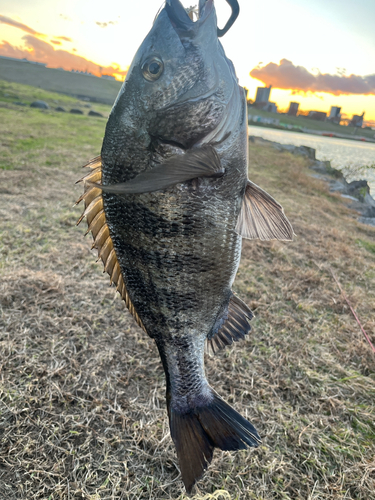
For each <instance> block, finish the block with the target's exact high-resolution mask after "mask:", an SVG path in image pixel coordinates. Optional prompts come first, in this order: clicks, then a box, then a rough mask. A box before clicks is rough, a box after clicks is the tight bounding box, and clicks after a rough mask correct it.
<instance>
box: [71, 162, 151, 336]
mask: <svg viewBox="0 0 375 500" xmlns="http://www.w3.org/2000/svg"><path fill="white" fill-rule="evenodd" d="M85 167H88V168H90V172H89V173H88V174H87V175H85V176H84V177H82V179H80V180H79V181H78V182H83V183H84V192H83V194H82V196H81V197H80V198H79V199H78V200H77V202H76V205H77V204H78V203H80V202H81V201H84V203H85V210H84V211H83V214H82V215H81V217H80V218H79V220H78V222H77V226H78V224H79V223H80V222H81V221H82V219H83V218H84V217H86V221H87V225H88V230H87V232H91V234H92V236H93V238H94V243H93V245H92V248H96V249H97V250H98V258H99V259H101V261H102V262H103V265H104V272H107V273H108V274H109V276H110V284H112V283H114V284H115V285H116V287H117V290H118V291H119V293H120V295H121V297H122V298H123V300H124V301H125V304H126V307H127V308H128V309H129V311H130V313H131V314H132V315H133V316H134V319H135V320H136V322H137V323H138V325H139V326H140V327H141V328H143V330H144V331H145V332H146V328H145V327H144V325H143V323H142V321H141V319H140V317H139V316H138V314H137V311H136V310H135V307H134V305H133V303H132V302H131V300H130V298H129V294H128V292H127V290H126V286H125V280H124V277H123V275H122V271H121V268H120V264H119V262H118V260H117V256H116V250H115V249H114V246H113V241H112V238H111V236H110V234H109V228H108V224H107V220H106V217H105V213H104V208H103V196H102V190H101V189H100V188H97V187H91V186H90V185H89V184H88V183H96V184H101V183H102V162H101V157H100V156H97V157H96V158H93V159H92V160H90V161H89V162H88V163H87V164H86V165H85ZM86 234H87V233H86Z"/></svg>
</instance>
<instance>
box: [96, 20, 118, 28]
mask: <svg viewBox="0 0 375 500" xmlns="http://www.w3.org/2000/svg"><path fill="white" fill-rule="evenodd" d="M95 24H97V25H98V26H100V27H101V28H106V27H107V26H109V25H110V24H117V21H108V22H107V23H101V22H100V21H96V22H95Z"/></svg>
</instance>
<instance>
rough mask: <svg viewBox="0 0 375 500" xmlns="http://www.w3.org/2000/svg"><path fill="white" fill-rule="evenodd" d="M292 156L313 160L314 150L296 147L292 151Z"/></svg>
mask: <svg viewBox="0 0 375 500" xmlns="http://www.w3.org/2000/svg"><path fill="white" fill-rule="evenodd" d="M292 153H293V154H294V155H299V156H306V157H307V158H309V159H310V160H315V149H314V148H310V147H308V146H298V147H295V148H294V151H292Z"/></svg>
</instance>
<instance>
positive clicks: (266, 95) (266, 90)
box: [255, 85, 272, 103]
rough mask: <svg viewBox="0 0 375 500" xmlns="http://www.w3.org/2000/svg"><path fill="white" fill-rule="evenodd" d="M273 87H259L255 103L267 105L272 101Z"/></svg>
mask: <svg viewBox="0 0 375 500" xmlns="http://www.w3.org/2000/svg"><path fill="white" fill-rule="evenodd" d="M271 89H272V85H270V86H269V87H258V88H257V93H256V96H255V103H266V102H268V101H269V100H270V93H271Z"/></svg>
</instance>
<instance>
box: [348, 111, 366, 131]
mask: <svg viewBox="0 0 375 500" xmlns="http://www.w3.org/2000/svg"><path fill="white" fill-rule="evenodd" d="M364 116H365V112H363V113H362V114H361V115H353V118H352V119H351V120H350V122H349V123H348V127H360V128H361V127H362V125H363V117H364Z"/></svg>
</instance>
